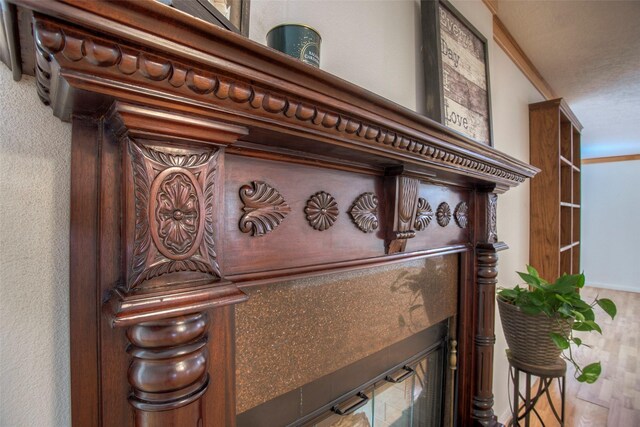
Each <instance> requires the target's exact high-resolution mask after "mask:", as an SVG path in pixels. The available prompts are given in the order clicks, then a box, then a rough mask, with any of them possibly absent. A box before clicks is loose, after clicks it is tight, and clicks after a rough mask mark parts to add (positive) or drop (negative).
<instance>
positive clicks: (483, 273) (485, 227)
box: [472, 193, 507, 426]
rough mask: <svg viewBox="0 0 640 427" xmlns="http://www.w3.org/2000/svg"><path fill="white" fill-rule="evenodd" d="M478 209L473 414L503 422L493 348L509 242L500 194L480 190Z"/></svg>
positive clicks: (485, 421)
mask: <svg viewBox="0 0 640 427" xmlns="http://www.w3.org/2000/svg"><path fill="white" fill-rule="evenodd" d="M477 199H478V209H480V212H479V213H480V215H478V218H480V219H481V221H480V224H479V227H478V232H479V240H480V242H481V243H479V244H478V245H477V246H476V284H477V289H476V294H477V297H476V300H477V313H476V316H477V318H476V322H475V325H476V328H475V334H474V358H475V362H474V364H475V387H474V392H473V398H472V404H473V409H472V417H473V418H474V419H475V420H476V421H477V423H478V424H480V425H483V426H495V425H499V423H498V422H497V420H496V416H495V415H494V412H493V347H494V344H495V342H496V337H495V333H494V322H495V294H496V284H497V282H498V279H497V277H498V270H497V268H496V267H497V264H498V251H500V250H503V249H507V245H506V244H505V243H502V242H498V233H497V229H496V224H497V223H496V208H497V200H498V196H497V194H494V193H480V195H479V197H478V198H477Z"/></svg>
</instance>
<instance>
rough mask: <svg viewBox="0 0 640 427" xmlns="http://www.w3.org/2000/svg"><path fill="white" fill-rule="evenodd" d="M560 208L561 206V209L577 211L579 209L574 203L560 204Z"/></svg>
mask: <svg viewBox="0 0 640 427" xmlns="http://www.w3.org/2000/svg"><path fill="white" fill-rule="evenodd" d="M560 206H562V207H563V208H577V209H580V205H577V204H575V203H569V202H560Z"/></svg>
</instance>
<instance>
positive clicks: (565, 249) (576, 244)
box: [560, 240, 580, 252]
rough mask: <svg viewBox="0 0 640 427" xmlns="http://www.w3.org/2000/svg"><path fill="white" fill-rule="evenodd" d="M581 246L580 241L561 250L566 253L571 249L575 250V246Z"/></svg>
mask: <svg viewBox="0 0 640 427" xmlns="http://www.w3.org/2000/svg"><path fill="white" fill-rule="evenodd" d="M579 244H580V241H579V240H578V241H577V242H573V243H571V244H570V245H567V246H563V247H561V248H560V252H566V251H568V250H569V249H571V248H573V247H575V246H578V245H579Z"/></svg>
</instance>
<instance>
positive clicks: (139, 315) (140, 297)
mask: <svg viewBox="0 0 640 427" xmlns="http://www.w3.org/2000/svg"><path fill="white" fill-rule="evenodd" d="M108 122H109V123H110V127H111V128H112V129H113V131H114V133H115V135H116V140H117V142H118V144H119V145H120V152H121V153H122V154H121V155H122V171H123V172H122V173H123V177H122V194H123V203H122V204H123V207H122V218H123V221H122V225H121V227H122V236H123V238H122V240H123V241H122V247H123V248H124V249H123V259H124V261H123V267H124V279H123V280H122V282H121V283H119V284H118V285H117V286H116V287H115V288H114V289H113V291H112V292H111V297H110V299H109V300H108V302H107V304H106V306H105V311H106V313H107V315H108V316H109V318H110V319H111V323H112V325H113V326H115V327H126V337H127V339H128V341H129V346H128V348H127V353H128V354H129V356H130V366H129V370H128V381H129V384H130V386H131V394H130V395H129V403H130V404H131V405H132V406H133V408H135V417H134V418H135V425H136V426H159V425H180V426H194V427H195V426H202V425H214V424H216V420H219V419H220V418H219V417H217V416H215V415H214V417H215V419H213V418H214V417H212V419H211V420H209V421H206V420H205V418H206V417H205V414H206V413H207V411H206V410H205V408H204V405H203V404H202V401H201V398H202V396H203V395H204V394H205V393H206V392H207V389H208V387H209V385H210V383H211V382H213V383H215V382H216V381H217V380H218V378H220V377H221V375H220V374H219V373H218V372H210V370H209V369H210V363H209V345H210V343H209V334H208V331H209V329H210V327H212V326H216V325H210V323H209V314H208V312H207V311H206V310H207V309H208V308H211V307H216V306H223V305H228V304H234V303H237V302H240V301H243V300H245V299H246V296H245V295H244V294H243V293H242V292H241V291H240V290H238V289H237V288H236V287H235V286H234V285H233V284H232V283H229V282H228V281H225V280H223V278H222V271H221V268H220V265H219V262H218V255H217V253H216V245H217V239H218V237H217V236H218V234H219V233H218V224H219V223H220V218H221V209H219V207H220V206H221V205H222V204H223V203H222V186H223V184H222V182H223V175H222V170H223V165H224V157H223V156H224V147H225V145H227V144H229V143H232V142H234V141H235V140H236V139H237V138H238V137H239V136H240V135H243V134H245V133H246V130H245V129H244V128H242V127H239V126H233V125H227V124H222V123H216V122H211V121H207V120H199V119H197V118H193V117H187V116H183V115H180V114H176V113H172V112H167V111H159V110H154V109H149V108H145V107H140V106H135V105H131V104H124V103H115V104H114V107H113V108H112V109H111V111H110V112H109V113H108ZM231 315H232V312H231ZM213 345H229V343H213ZM231 345H233V344H231ZM230 406H231V405H230ZM209 411H211V409H209ZM227 425H228V424H227Z"/></svg>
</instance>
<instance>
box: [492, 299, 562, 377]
mask: <svg viewBox="0 0 640 427" xmlns="http://www.w3.org/2000/svg"><path fill="white" fill-rule="evenodd" d="M498 309H499V310H500V319H501V320H502V329H503V330H504V336H505V338H506V339H507V345H508V346H509V350H511V354H512V355H513V357H514V358H516V359H518V360H519V361H521V362H524V363H529V364H532V365H539V366H540V365H542V366H544V365H550V364H553V363H554V362H556V361H557V360H558V357H560V353H561V352H562V350H560V349H559V348H558V347H557V346H556V345H555V344H554V342H553V340H552V339H551V337H550V334H551V332H556V333H558V334H562V335H565V336H566V335H568V334H569V332H570V331H571V327H572V326H573V319H571V320H568V319H561V320H560V321H558V320H559V319H558V318H556V317H549V316H547V315H546V314H544V313H540V314H537V315H535V316H532V315H530V314H525V313H524V312H523V311H522V310H521V309H520V307H516V306H515V305H513V304H509V303H507V302H505V301H503V300H502V299H501V298H500V297H498Z"/></svg>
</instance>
